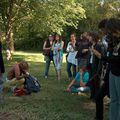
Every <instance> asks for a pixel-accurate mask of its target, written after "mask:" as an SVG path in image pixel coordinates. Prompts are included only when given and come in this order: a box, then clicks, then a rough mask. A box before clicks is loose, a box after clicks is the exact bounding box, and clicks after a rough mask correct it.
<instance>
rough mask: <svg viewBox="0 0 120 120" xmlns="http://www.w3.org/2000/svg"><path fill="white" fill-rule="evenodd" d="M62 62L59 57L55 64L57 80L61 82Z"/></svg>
mask: <svg viewBox="0 0 120 120" xmlns="http://www.w3.org/2000/svg"><path fill="white" fill-rule="evenodd" d="M62 60H63V58H62V57H60V59H58V63H57V73H58V80H61V67H62Z"/></svg>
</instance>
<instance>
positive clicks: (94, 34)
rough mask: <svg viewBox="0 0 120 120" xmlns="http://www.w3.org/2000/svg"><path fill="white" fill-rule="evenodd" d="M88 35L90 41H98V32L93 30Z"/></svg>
mask: <svg viewBox="0 0 120 120" xmlns="http://www.w3.org/2000/svg"><path fill="white" fill-rule="evenodd" d="M89 36H91V41H90V42H91V43H98V42H99V39H100V37H99V34H98V33H95V32H91V33H89Z"/></svg>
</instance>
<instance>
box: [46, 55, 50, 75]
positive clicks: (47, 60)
mask: <svg viewBox="0 0 120 120" xmlns="http://www.w3.org/2000/svg"><path fill="white" fill-rule="evenodd" d="M49 67H50V59H49V57H48V56H46V63H45V77H47V76H48V71H49Z"/></svg>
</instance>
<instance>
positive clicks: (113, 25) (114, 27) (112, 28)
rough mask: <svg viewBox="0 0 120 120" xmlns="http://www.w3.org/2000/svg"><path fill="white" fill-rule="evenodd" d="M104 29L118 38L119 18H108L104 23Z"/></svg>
mask: <svg viewBox="0 0 120 120" xmlns="http://www.w3.org/2000/svg"><path fill="white" fill-rule="evenodd" d="M106 29H107V31H108V33H110V34H111V35H112V36H113V37H116V38H120V19H117V18H111V19H109V20H108V22H107V23H106Z"/></svg>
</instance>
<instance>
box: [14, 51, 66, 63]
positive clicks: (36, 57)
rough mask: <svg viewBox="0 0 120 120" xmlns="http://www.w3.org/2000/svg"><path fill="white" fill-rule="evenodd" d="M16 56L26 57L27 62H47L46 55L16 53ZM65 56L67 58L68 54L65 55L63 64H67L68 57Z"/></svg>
mask: <svg viewBox="0 0 120 120" xmlns="http://www.w3.org/2000/svg"><path fill="white" fill-rule="evenodd" d="M14 55H19V56H20V55H21V56H25V57H24V58H25V60H26V61H34V62H45V61H44V55H43V54H42V53H31V52H23V51H19V52H14V53H13V56H14ZM28 56H29V57H28ZM65 56H66V54H64V55H63V63H65V62H66V57H65Z"/></svg>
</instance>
